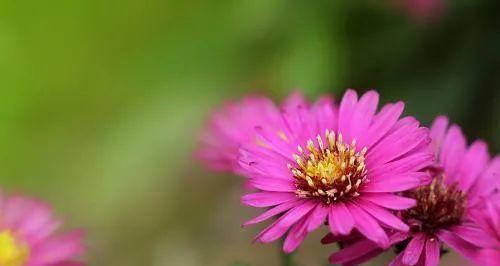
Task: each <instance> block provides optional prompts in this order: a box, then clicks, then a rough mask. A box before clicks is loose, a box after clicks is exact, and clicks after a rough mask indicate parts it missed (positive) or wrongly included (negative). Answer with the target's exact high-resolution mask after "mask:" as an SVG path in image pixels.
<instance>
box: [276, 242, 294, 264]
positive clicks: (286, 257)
mask: <svg viewBox="0 0 500 266" xmlns="http://www.w3.org/2000/svg"><path fill="white" fill-rule="evenodd" d="M282 247H283V241H281V242H280V245H279V247H278V248H279V249H278V251H279V252H280V260H281V266H294V265H295V263H294V262H293V254H292V253H285V252H283V249H282Z"/></svg>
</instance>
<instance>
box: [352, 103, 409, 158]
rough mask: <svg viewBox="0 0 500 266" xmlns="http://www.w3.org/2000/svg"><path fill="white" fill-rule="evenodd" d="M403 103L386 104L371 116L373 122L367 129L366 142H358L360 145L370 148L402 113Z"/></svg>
mask: <svg viewBox="0 0 500 266" xmlns="http://www.w3.org/2000/svg"><path fill="white" fill-rule="evenodd" d="M403 109H404V103H403V102H397V103H395V104H386V105H385V106H384V107H383V108H382V110H381V111H380V112H379V113H378V114H377V115H376V116H375V117H374V118H373V124H372V125H371V126H370V128H369V129H368V131H367V133H366V135H367V136H369V139H368V138H367V140H366V143H360V146H363V145H364V146H366V147H367V148H368V149H370V148H371V147H372V146H373V145H374V144H376V143H377V142H378V141H379V140H380V139H381V138H382V137H383V136H384V135H385V134H386V133H387V132H388V131H389V130H390V129H391V128H392V127H393V126H394V124H395V123H396V121H397V120H398V118H399V117H400V116H401V114H402V113H403Z"/></svg>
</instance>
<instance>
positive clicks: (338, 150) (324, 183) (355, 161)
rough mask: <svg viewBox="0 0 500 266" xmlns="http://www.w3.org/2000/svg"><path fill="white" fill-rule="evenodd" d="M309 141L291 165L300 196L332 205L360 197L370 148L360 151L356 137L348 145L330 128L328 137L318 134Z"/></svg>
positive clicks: (327, 131)
mask: <svg viewBox="0 0 500 266" xmlns="http://www.w3.org/2000/svg"><path fill="white" fill-rule="evenodd" d="M316 140H317V146H316V145H315V144H314V142H313V140H309V141H308V142H307V146H306V150H304V149H303V148H302V146H300V145H299V146H298V147H297V150H298V154H293V158H294V160H295V165H292V164H289V165H288V168H289V169H290V171H291V172H292V174H293V176H294V178H295V180H296V182H295V184H296V187H297V191H296V194H297V196H299V197H304V198H308V197H316V198H320V199H322V200H323V201H324V202H325V203H327V204H329V203H331V202H334V201H338V200H342V199H347V198H351V197H357V196H359V193H358V188H359V187H360V185H361V184H362V183H363V182H365V181H366V165H365V154H366V151H367V150H366V148H363V149H362V150H361V151H360V152H356V140H353V141H352V142H351V144H350V145H349V144H346V143H344V142H343V140H342V134H340V133H339V134H338V136H337V138H336V137H335V133H334V132H332V131H329V130H326V132H325V139H323V138H322V137H321V136H320V135H318V136H317V137H316Z"/></svg>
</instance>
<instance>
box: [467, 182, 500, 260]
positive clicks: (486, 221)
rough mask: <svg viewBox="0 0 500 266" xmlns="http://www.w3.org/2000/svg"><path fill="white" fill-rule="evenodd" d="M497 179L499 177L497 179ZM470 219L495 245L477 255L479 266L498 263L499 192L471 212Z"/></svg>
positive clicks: (499, 228)
mask: <svg viewBox="0 0 500 266" xmlns="http://www.w3.org/2000/svg"><path fill="white" fill-rule="evenodd" d="M497 178H499V177H497ZM472 217H473V220H474V222H476V223H477V224H478V225H479V226H480V227H481V228H482V229H483V230H484V231H486V233H487V234H488V235H489V236H491V237H492V238H493V239H494V240H495V242H496V244H494V245H490V246H485V247H484V248H483V249H482V250H481V251H480V253H479V256H478V259H477V263H478V264H479V265H485V266H494V265H498V262H499V261H500V192H499V193H496V194H495V195H493V196H492V197H490V198H489V199H488V200H487V201H485V204H484V206H483V208H479V209H476V210H472Z"/></svg>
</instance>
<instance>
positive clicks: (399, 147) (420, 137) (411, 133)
mask: <svg viewBox="0 0 500 266" xmlns="http://www.w3.org/2000/svg"><path fill="white" fill-rule="evenodd" d="M425 141H427V142H428V141H430V139H429V135H428V129H426V128H417V127H412V126H408V127H403V128H400V129H399V130H397V131H395V132H393V133H392V134H391V135H389V136H387V137H386V138H384V139H383V140H382V141H381V142H380V143H379V144H377V145H376V146H375V147H373V148H372V149H371V150H370V151H369V153H370V154H371V156H369V157H368V158H367V161H366V164H367V165H370V166H376V165H380V164H384V163H387V162H390V161H392V160H394V159H396V158H398V157H400V156H402V155H404V154H406V153H408V152H410V151H412V150H413V149H415V148H416V147H418V146H419V145H420V144H421V143H422V142H425Z"/></svg>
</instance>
